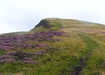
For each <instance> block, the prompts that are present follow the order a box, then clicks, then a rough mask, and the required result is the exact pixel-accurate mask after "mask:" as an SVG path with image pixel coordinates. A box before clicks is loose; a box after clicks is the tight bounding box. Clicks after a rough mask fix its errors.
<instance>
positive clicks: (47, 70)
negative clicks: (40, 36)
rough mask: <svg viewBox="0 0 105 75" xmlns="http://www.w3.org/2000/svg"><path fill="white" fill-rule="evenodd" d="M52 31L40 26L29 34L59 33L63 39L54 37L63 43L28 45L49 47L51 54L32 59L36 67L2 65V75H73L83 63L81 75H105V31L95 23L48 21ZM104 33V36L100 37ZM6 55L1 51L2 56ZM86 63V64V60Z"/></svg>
mask: <svg viewBox="0 0 105 75" xmlns="http://www.w3.org/2000/svg"><path fill="white" fill-rule="evenodd" d="M45 20H47V21H48V25H50V26H51V28H45V27H43V26H44V25H42V24H41V25H40V26H38V27H36V28H35V30H34V29H33V30H32V31H30V32H28V33H34V32H43V31H49V30H54V31H55V30H59V31H63V32H64V36H60V37H55V38H59V39H60V40H61V41H56V42H49V41H42V42H28V41H26V42H27V43H31V44H34V43H37V44H38V43H46V44H48V45H49V48H48V52H47V53H45V54H44V55H42V56H38V57H37V58H36V57H33V58H34V59H35V60H34V61H36V64H24V63H20V62H16V63H2V64H0V73H2V74H3V75H72V73H73V72H75V70H74V69H73V67H78V68H80V67H81V66H80V64H79V63H80V59H83V60H84V62H83V63H84V64H85V66H83V67H82V70H81V71H80V73H79V75H105V34H104V33H102V32H105V27H104V26H103V25H100V24H96V23H89V22H84V21H79V20H68V19H45ZM101 33H102V34H101ZM40 50H45V49H44V48H43V49H34V50H32V49H25V50H23V51H25V52H37V51H40ZM4 53H5V52H4V51H2V50H0V55H3V54H4ZM85 59H86V60H85Z"/></svg>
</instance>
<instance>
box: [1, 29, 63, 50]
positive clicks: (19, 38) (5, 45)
mask: <svg viewBox="0 0 105 75" xmlns="http://www.w3.org/2000/svg"><path fill="white" fill-rule="evenodd" d="M62 35H63V33H62V32H60V31H47V32H36V33H34V34H25V35H16V36H11V37H10V36H4V37H0V49H2V50H6V51H7V50H14V49H17V48H19V49H24V48H35V46H36V47H37V48H38V47H39V46H40V47H42V46H43V47H44V46H47V45H44V44H43V45H41V44H40V45H31V44H27V43H25V42H26V41H32V42H33V41H39V42H40V41H57V40H58V39H55V38H53V36H62Z"/></svg>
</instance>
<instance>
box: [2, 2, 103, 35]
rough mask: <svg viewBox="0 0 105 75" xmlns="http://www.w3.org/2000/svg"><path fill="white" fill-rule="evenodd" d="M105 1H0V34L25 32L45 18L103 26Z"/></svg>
mask: <svg viewBox="0 0 105 75" xmlns="http://www.w3.org/2000/svg"><path fill="white" fill-rule="evenodd" d="M104 8H105V0H0V33H8V32H16V31H27V30H30V29H31V28H33V27H34V26H35V25H36V24H37V23H38V22H39V21H40V20H41V19H43V18H47V17H52V18H53V17H56V18H69V19H80V20H85V21H91V22H97V23H102V24H105V9H104Z"/></svg>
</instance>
